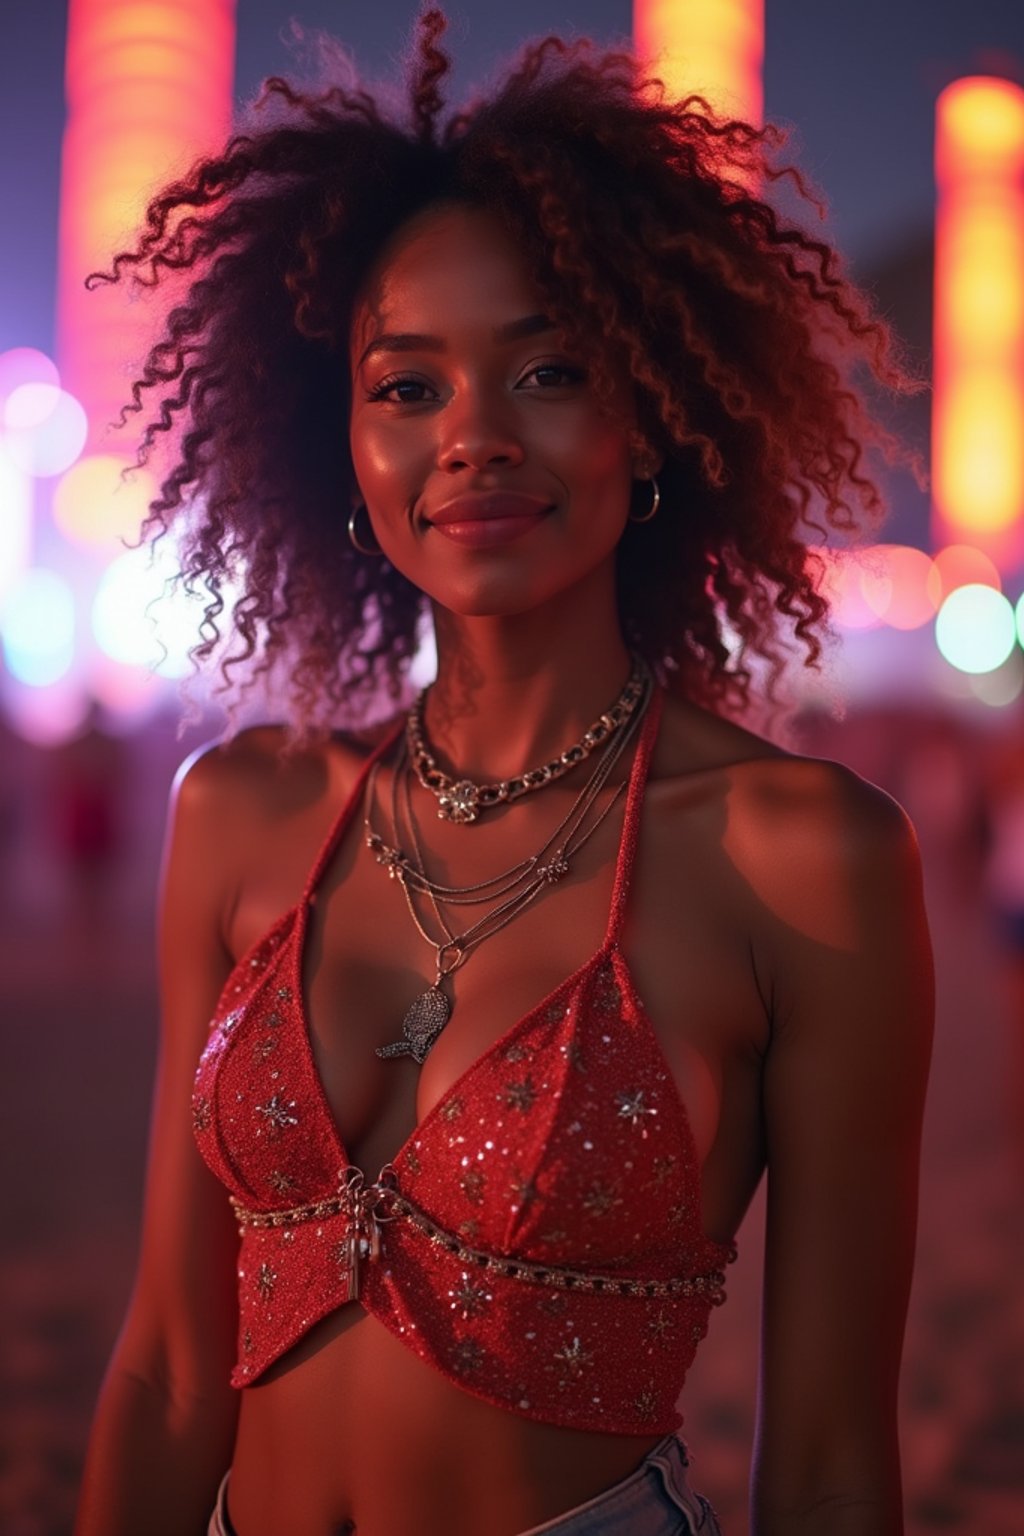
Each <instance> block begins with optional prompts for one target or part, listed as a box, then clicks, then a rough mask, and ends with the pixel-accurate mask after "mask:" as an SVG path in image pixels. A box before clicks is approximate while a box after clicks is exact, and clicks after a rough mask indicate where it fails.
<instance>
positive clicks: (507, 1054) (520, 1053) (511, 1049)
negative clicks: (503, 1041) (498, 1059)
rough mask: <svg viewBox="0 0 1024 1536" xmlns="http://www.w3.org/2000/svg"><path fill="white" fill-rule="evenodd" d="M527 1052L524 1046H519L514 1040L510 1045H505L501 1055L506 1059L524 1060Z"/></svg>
mask: <svg viewBox="0 0 1024 1536" xmlns="http://www.w3.org/2000/svg"><path fill="white" fill-rule="evenodd" d="M529 1054H530V1053H529V1051H527V1050H526V1049H525V1047H524V1046H521V1045H519V1044H517V1043H516V1042H513V1043H512V1044H511V1045H507V1046H506V1047H505V1049H504V1051H503V1052H502V1055H503V1057H504V1059H505V1060H506V1061H525V1060H526V1058H527V1056H528V1055H529Z"/></svg>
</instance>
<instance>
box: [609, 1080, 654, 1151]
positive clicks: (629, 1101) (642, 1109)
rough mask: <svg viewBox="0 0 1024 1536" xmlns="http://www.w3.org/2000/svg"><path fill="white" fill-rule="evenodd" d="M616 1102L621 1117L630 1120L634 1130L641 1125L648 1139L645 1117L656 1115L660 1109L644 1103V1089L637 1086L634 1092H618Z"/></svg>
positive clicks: (644, 1135)
mask: <svg viewBox="0 0 1024 1536" xmlns="http://www.w3.org/2000/svg"><path fill="white" fill-rule="evenodd" d="M615 1102H616V1104H617V1105H618V1106H619V1119H620V1120H628V1121H629V1122H630V1124H631V1125H632V1126H633V1128H634V1130H635V1129H636V1127H637V1126H638V1125H639V1126H640V1127H641V1133H642V1135H643V1137H644V1139H645V1140H646V1138H647V1128H646V1126H645V1125H644V1123H643V1117H644V1115H656V1114H657V1113H658V1111H657V1110H656V1109H655V1108H654V1107H653V1106H652V1105H650V1104H645V1103H644V1089H643V1088H636V1089H634V1090H633V1092H632V1093H617V1094H616V1095H615Z"/></svg>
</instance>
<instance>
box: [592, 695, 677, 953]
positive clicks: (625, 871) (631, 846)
mask: <svg viewBox="0 0 1024 1536" xmlns="http://www.w3.org/2000/svg"><path fill="white" fill-rule="evenodd" d="M664 703H665V690H664V688H661V687H659V686H657V685H656V686H655V689H654V692H653V693H652V695H651V702H650V704H649V705H648V706H647V715H646V717H645V719H644V723H643V725H642V726H641V728H640V740H639V742H638V743H637V749H636V755H635V756H634V758H633V766H632V768H631V769H630V773H629V789H628V790H627V792H626V814H625V816H624V818H623V822H622V837H621V839H620V842H619V855H618V858H617V859H616V861H615V884H614V886H613V887H612V904H611V911H610V912H609V915H608V931H607V933H606V934H605V939H604V948H605V949H608V948H610V947H611V945H613V944H615V943H617V942H618V938H619V935H620V933H621V932H622V925H623V922H624V921H625V916H626V902H627V900H628V898H629V883H630V878H631V876H632V873H633V863H634V861H635V859H636V845H637V842H638V840H639V836H640V812H641V808H642V806H643V801H644V790H645V788H646V786H647V775H648V771H649V770H650V766H651V756H652V754H653V752H654V744H655V742H656V741H657V739H658V726H659V725H660V723H661V712H662V708H663V707H664Z"/></svg>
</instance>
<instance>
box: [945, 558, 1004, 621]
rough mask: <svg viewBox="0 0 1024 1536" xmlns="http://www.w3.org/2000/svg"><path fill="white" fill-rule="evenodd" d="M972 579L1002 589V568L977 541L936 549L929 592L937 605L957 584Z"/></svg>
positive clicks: (967, 582) (963, 583) (964, 584)
mask: <svg viewBox="0 0 1024 1536" xmlns="http://www.w3.org/2000/svg"><path fill="white" fill-rule="evenodd" d="M972 582H973V583H979V584H980V585H982V586H985V587H995V589H996V591H997V592H1001V591H1002V588H1003V581H1002V577H1001V576H1000V574H999V568H998V566H997V565H996V564H995V562H994V561H993V560H991V559H990V558H989V556H988V555H986V554H985V552H984V550H981V549H978V548H976V546H975V545H973V544H946V545H945V546H944V547H943V548H942V549H939V550H936V552H935V554H934V555H933V556H932V568H931V571H930V572H929V574H928V594H929V596H930V597H931V598H932V599H933V600H934V602H935V606H936V608H938V606H939V604H940V603H941V602H942V600H943V598H944V597H948V596H949V594H950V593H951V592H953V591H955V590H956V588H957V587H966V586H968V585H969V584H971V583H972Z"/></svg>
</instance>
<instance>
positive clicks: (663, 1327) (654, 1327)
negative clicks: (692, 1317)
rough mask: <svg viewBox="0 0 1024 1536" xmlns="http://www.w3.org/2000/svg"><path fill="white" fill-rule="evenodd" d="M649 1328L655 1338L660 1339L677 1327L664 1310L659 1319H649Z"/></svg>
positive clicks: (659, 1314)
mask: <svg viewBox="0 0 1024 1536" xmlns="http://www.w3.org/2000/svg"><path fill="white" fill-rule="evenodd" d="M647 1327H648V1329H649V1331H650V1332H651V1333H653V1334H654V1336H655V1338H658V1339H660V1338H661V1337H662V1336H663V1335H664V1334H666V1333H669V1332H670V1331H671V1330H672V1329H673V1328H674V1327H675V1322H674V1320H673V1319H672V1318H671V1317H666V1315H665V1309H664V1308H662V1309H661V1311H660V1312H659V1313H658V1315H657V1317H650V1318H648V1319H647Z"/></svg>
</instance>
